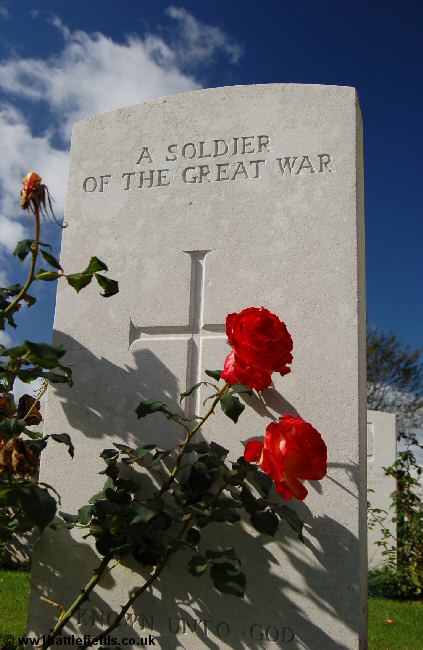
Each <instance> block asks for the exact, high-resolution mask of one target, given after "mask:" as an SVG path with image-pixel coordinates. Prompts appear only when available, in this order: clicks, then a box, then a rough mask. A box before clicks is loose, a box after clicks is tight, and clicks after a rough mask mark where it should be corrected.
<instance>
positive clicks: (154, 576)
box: [81, 517, 193, 650]
mask: <svg viewBox="0 0 423 650" xmlns="http://www.w3.org/2000/svg"><path fill="white" fill-rule="evenodd" d="M192 520H193V517H190V518H189V519H187V521H186V522H185V523H184V525H183V526H182V528H181V530H180V532H179V534H178V536H177V537H176V541H179V540H180V539H181V538H182V537H183V535H184V534H185V531H186V529H187V528H189V526H190V525H191V523H192ZM173 553H175V549H172V550H171V551H168V553H167V554H166V555H165V556H164V558H163V559H162V561H161V562H160V564H158V565H157V566H156V569H155V571H154V572H153V573H152V574H151V576H150V577H149V579H148V580H146V582H144V584H143V585H142V587H139V588H138V589H135V591H134V592H133V593H132V596H130V598H129V599H128V601H127V603H126V604H125V605H123V607H122V608H121V610H120V613H119V615H118V616H117V618H116V620H115V621H114V622H113V623H112V624H111V625H109V627H108V628H107V630H104V631H103V632H101V634H98V635H97V636H96V637H94V638H93V639H91V640H90V641H89V642H88V643H86V644H84V645H83V646H82V648H81V650H85V648H89V647H90V646H92V645H96V644H97V643H98V642H99V640H100V639H101V638H103V637H105V636H107V635H108V634H109V633H110V632H113V630H115V629H116V628H117V627H118V626H119V624H120V622H121V621H122V619H123V617H124V616H125V614H126V612H127V611H128V610H129V608H130V607H131V606H132V605H133V604H134V602H135V601H136V600H137V598H139V596H141V594H143V593H144V591H146V589H148V588H149V587H151V585H152V584H153V582H155V580H156V579H157V578H158V577H159V575H160V574H161V572H162V571H163V569H164V568H165V566H166V564H167V563H168V561H169V558H170V557H171V555H172V554H173Z"/></svg>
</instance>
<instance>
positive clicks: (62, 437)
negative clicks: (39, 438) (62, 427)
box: [50, 433, 75, 458]
mask: <svg viewBox="0 0 423 650" xmlns="http://www.w3.org/2000/svg"><path fill="white" fill-rule="evenodd" d="M50 437H51V438H52V439H53V440H55V441H56V442H61V443H63V444H64V445H66V446H67V448H68V452H69V456H70V457H71V458H73V457H74V455H75V447H74V446H73V444H72V440H71V438H70V435H69V434H68V433H52V434H51V436H50Z"/></svg>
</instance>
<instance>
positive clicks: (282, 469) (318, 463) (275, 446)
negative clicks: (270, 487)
mask: <svg viewBox="0 0 423 650" xmlns="http://www.w3.org/2000/svg"><path fill="white" fill-rule="evenodd" d="M244 458H245V460H246V461H248V462H249V463H259V464H260V466H261V468H262V470H263V472H264V473H265V474H268V476H270V477H271V478H272V480H273V481H274V482H275V487H276V491H277V492H278V493H279V494H280V495H281V497H282V498H284V499H292V497H295V498H296V499H299V500H300V501H303V500H304V499H305V497H306V496H307V494H308V491H307V490H306V488H305V487H304V485H303V484H302V483H301V482H300V480H299V479H301V480H308V481H319V480H321V479H322V478H323V477H324V476H325V474H326V470H327V449H326V445H325V443H324V441H323V439H322V436H321V435H320V433H319V432H318V431H317V430H316V429H315V428H314V427H313V426H312V425H311V424H309V423H308V422H304V420H303V419H302V418H301V417H299V416H296V417H294V416H293V415H290V414H289V413H285V414H284V415H281V417H280V419H279V422H271V423H270V424H269V426H268V427H267V428H266V435H265V438H264V442H262V441H260V440H251V441H250V442H248V443H247V445H246V447H245V451H244Z"/></svg>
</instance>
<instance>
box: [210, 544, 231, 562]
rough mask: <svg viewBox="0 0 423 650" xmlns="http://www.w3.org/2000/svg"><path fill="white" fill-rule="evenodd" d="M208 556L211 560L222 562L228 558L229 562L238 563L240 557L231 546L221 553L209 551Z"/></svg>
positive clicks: (220, 551)
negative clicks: (221, 560)
mask: <svg viewBox="0 0 423 650" xmlns="http://www.w3.org/2000/svg"><path fill="white" fill-rule="evenodd" d="M206 556H207V557H208V558H209V559H210V560H220V559H222V558H226V559H227V560H236V561H237V562H239V560H238V556H237V554H236V553H235V549H234V548H233V547H232V546H230V547H229V548H224V549H222V550H219V551H213V550H210V549H209V550H208V551H206Z"/></svg>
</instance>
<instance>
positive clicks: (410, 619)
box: [0, 569, 423, 650]
mask: <svg viewBox="0 0 423 650" xmlns="http://www.w3.org/2000/svg"><path fill="white" fill-rule="evenodd" d="M28 595H29V573H28V572H26V571H7V570H5V569H0V647H1V645H2V638H1V637H3V636H4V635H5V634H12V635H13V636H15V637H19V636H23V635H24V634H25V625H26V616H27V604H28ZM387 620H391V621H392V623H387ZM422 639H423V601H419V602H400V601H397V600H387V599H384V598H369V650H422V648H423V643H422Z"/></svg>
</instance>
